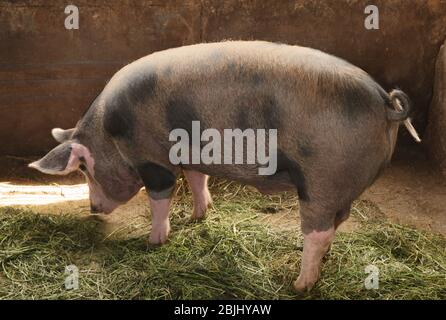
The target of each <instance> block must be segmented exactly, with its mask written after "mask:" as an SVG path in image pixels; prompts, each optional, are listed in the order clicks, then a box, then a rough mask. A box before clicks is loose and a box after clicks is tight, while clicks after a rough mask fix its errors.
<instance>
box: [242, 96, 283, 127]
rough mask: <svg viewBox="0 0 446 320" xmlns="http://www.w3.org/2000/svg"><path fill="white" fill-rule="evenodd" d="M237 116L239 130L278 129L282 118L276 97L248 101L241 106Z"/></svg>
mask: <svg viewBox="0 0 446 320" xmlns="http://www.w3.org/2000/svg"><path fill="white" fill-rule="evenodd" d="M238 110H239V112H238V114H237V122H236V123H237V128H240V129H241V130H245V129H248V128H251V129H265V130H268V129H278V128H279V127H280V116H279V113H278V110H279V109H278V106H277V101H276V99H275V98H274V97H271V96H264V97H262V98H261V99H248V100H247V101H244V102H243V103H241V104H240V106H239V107H238Z"/></svg>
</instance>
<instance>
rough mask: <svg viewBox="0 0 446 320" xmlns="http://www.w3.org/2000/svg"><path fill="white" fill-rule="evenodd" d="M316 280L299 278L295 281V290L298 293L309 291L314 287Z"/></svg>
mask: <svg viewBox="0 0 446 320" xmlns="http://www.w3.org/2000/svg"><path fill="white" fill-rule="evenodd" d="M313 286H314V282H309V281H306V280H305V279H303V278H300V277H299V278H297V280H296V281H294V283H293V287H294V291H296V293H298V294H304V293H308V292H309V291H310V290H311V288H313Z"/></svg>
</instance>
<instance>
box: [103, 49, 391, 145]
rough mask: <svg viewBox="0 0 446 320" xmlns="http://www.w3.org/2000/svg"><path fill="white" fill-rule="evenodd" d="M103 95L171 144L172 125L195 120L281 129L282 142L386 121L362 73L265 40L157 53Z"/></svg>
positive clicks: (111, 109) (380, 95)
mask: <svg viewBox="0 0 446 320" xmlns="http://www.w3.org/2000/svg"><path fill="white" fill-rule="evenodd" d="M101 95H102V96H103V97H104V99H105V100H106V101H105V103H104V104H103V105H104V106H105V108H106V110H105V111H106V113H108V114H111V115H112V116H113V115H116V114H117V113H119V112H126V113H132V112H133V113H136V114H138V116H136V117H131V118H134V123H132V126H133V125H134V126H136V127H137V130H134V132H144V134H154V135H155V136H157V137H160V140H161V141H162V143H165V144H166V146H167V145H168V144H169V141H168V134H169V132H170V131H171V130H172V129H176V128H184V129H187V130H188V131H189V130H190V127H191V123H192V121H194V120H195V121H200V124H201V129H206V128H215V129H218V130H222V129H225V128H240V129H245V128H253V129H260V128H263V129H278V133H279V144H290V145H291V144H292V145H296V140H297V139H301V138H302V137H304V136H305V137H307V139H312V141H315V139H324V138H325V137H326V136H327V135H332V134H333V131H334V130H336V131H337V132H338V133H340V134H341V135H342V134H348V132H350V131H351V128H352V127H356V126H363V125H364V121H372V122H373V121H375V122H376V123H377V124H378V125H374V128H375V129H376V130H382V129H383V127H384V126H385V124H386V120H385V112H384V105H385V104H384V102H385V99H386V95H387V94H386V93H385V92H384V90H383V89H382V88H381V87H380V86H379V85H378V84H377V83H376V82H375V81H373V79H371V78H370V77H369V76H368V75H367V74H366V73H365V72H364V71H362V70H361V69H359V68H357V67H355V66H353V65H351V64H349V63H348V62H346V61H344V60H342V59H339V58H337V57H334V56H331V55H329V54H326V53H323V52H321V51H318V50H314V49H310V48H305V47H299V46H289V45H283V44H276V43H270V42H263V41H228V42H220V43H209V44H197V45H191V46H185V47H180V48H174V49H168V50H164V51H160V52H156V53H153V54H151V55H149V56H146V57H144V58H141V59H139V60H137V61H135V62H133V63H131V64H129V65H127V66H126V67H124V68H123V69H121V70H120V71H119V72H118V73H117V74H116V75H115V76H114V77H113V78H112V79H111V80H110V82H109V84H108V85H107V86H106V88H105V89H104V92H103V93H102V94H101ZM112 116H109V117H105V118H106V119H107V118H109V119H110V118H113V117H112ZM126 118H128V117H126ZM364 119H365V120H364ZM112 122H113V121H112ZM149 130H150V132H148V131H149ZM368 130H370V129H368ZM313 136H315V137H313ZM324 141H325V142H323V141H321V143H326V142H327V141H329V139H328V140H327V139H325V140H324Z"/></svg>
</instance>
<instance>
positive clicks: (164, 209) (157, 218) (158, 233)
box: [149, 196, 172, 244]
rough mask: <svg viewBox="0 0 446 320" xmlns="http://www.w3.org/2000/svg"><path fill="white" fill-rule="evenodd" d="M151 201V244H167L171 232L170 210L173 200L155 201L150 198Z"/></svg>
mask: <svg viewBox="0 0 446 320" xmlns="http://www.w3.org/2000/svg"><path fill="white" fill-rule="evenodd" d="M149 199H150V210H151V211H152V232H151V233H150V237H149V242H150V243H151V244H163V243H166V241H167V237H168V236H169V232H170V221H169V208H170V203H171V202H172V198H167V199H159V200H155V199H153V198H152V197H150V196H149Z"/></svg>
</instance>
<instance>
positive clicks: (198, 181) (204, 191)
mask: <svg viewBox="0 0 446 320" xmlns="http://www.w3.org/2000/svg"><path fill="white" fill-rule="evenodd" d="M183 172H184V175H185V177H186V180H187V182H188V184H189V187H190V188H191V191H192V198H193V202H194V209H193V212H192V215H191V219H194V220H198V219H202V218H204V217H205V215H206V210H207V208H208V207H209V205H210V204H211V203H212V198H211V194H210V193H209V190H208V178H209V176H207V175H205V174H203V173H201V172H197V171H188V170H184V171H183Z"/></svg>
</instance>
